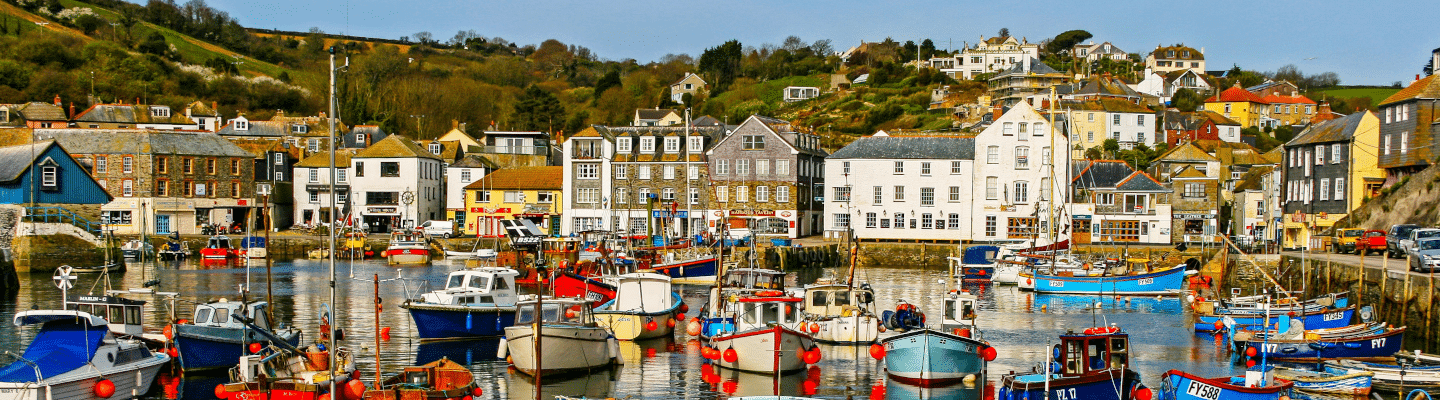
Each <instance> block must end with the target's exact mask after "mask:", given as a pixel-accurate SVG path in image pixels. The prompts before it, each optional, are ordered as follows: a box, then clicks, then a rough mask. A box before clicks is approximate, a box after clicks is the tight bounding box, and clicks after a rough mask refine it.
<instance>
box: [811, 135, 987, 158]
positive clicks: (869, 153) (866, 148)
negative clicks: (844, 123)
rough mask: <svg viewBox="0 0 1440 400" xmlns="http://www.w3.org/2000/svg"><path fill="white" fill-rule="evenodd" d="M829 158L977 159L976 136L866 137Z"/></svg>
mask: <svg viewBox="0 0 1440 400" xmlns="http://www.w3.org/2000/svg"><path fill="white" fill-rule="evenodd" d="M826 159H831V160H842V159H896V160H915V159H920V160H974V159H975V138H973V137H915V136H889V137H884V136H882V137H874V136H871V137H863V138H860V139H856V140H855V141H854V142H851V143H850V144H849V145H847V146H845V147H844V148H841V149H840V150H837V151H835V154H831V155H830V156H829V157H826Z"/></svg>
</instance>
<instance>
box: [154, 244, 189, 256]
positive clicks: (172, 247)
mask: <svg viewBox="0 0 1440 400" xmlns="http://www.w3.org/2000/svg"><path fill="white" fill-rule="evenodd" d="M155 254H156V256H157V257H159V258H160V259H161V260H167V261H168V260H184V259H186V258H188V257H190V249H187V248H185V242H181V241H179V240H174V239H171V240H166V241H165V244H162V245H160V250H159V251H156V253H155Z"/></svg>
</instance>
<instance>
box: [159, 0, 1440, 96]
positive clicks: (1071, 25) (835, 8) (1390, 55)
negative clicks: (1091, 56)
mask: <svg viewBox="0 0 1440 400" xmlns="http://www.w3.org/2000/svg"><path fill="white" fill-rule="evenodd" d="M177 2H180V3H183V1H178V0H177ZM142 3H143V2H142ZM207 3H208V4H209V5H210V6H212V7H215V8H217V9H220V10H222V11H226V12H229V13H230V15H231V16H233V17H235V18H236V19H238V20H239V21H240V23H241V24H242V25H244V26H246V27H252V28H268V29H280V30H291V31H308V30H309V29H310V28H311V27H318V28H320V29H321V30H323V31H325V32H327V33H338V34H348V35H355V36H365V37H378V38H388V39H396V38H399V37H401V36H410V37H412V38H413V37H414V34H415V33H417V32H421V31H428V32H431V33H432V34H433V35H434V37H435V38H436V39H437V40H441V41H445V40H448V39H449V38H451V37H453V36H454V35H455V33H456V32H458V31H462V30H474V31H476V32H477V33H479V34H480V35H482V36H485V37H502V38H504V39H506V40H508V41H511V42H515V43H518V44H520V45H525V44H537V45H538V44H539V43H540V42H542V41H545V40H547V39H557V40H560V41H561V42H564V43H566V44H572V45H578V46H584V47H587V48H589V49H590V50H591V51H593V52H594V54H596V55H597V56H599V57H600V58H602V59H609V60H624V59H629V58H633V59H635V60H637V61H639V62H640V63H646V62H649V61H654V60H656V59H658V58H660V57H661V56H664V55H666V54H689V55H691V56H693V57H696V58H698V57H699V56H700V54H701V53H702V52H703V51H704V50H705V49H706V48H708V47H714V46H716V45H719V44H721V43H723V42H725V41H727V40H730V39H737V40H739V41H740V42H741V43H742V44H744V45H746V46H758V45H761V44H764V43H773V44H780V43H781V42H783V41H784V40H785V38H786V37H787V36H790V35H795V36H798V37H800V38H801V39H803V40H805V41H806V42H813V41H815V40H818V39H830V40H831V41H832V46H833V47H834V48H835V49H836V50H844V49H846V48H849V47H851V46H855V45H857V44H859V43H860V42H861V41H880V40H884V39H885V38H886V37H890V38H894V39H895V40H897V41H899V42H902V43H903V42H905V41H906V40H914V41H915V42H916V43H919V42H920V41H921V40H923V39H926V38H929V39H931V40H932V41H934V42H935V45H936V47H938V48H960V47H961V46H963V45H964V43H966V42H968V43H975V42H976V41H978V40H979V39H980V37H981V36H985V37H989V36H994V35H995V34H996V32H998V31H999V30H1000V28H1009V29H1010V32H1011V35H1013V36H1016V37H1024V38H1026V39H1028V40H1029V41H1030V42H1039V41H1041V40H1044V39H1046V38H1051V37H1054V36H1055V35H1056V34H1059V33H1061V32H1064V31H1067V30H1071V29H1084V30H1086V31H1089V32H1090V33H1092V34H1094V38H1092V39H1091V41H1094V42H1096V43H1101V42H1106V41H1108V42H1111V43H1113V44H1114V45H1116V46H1118V47H1120V48H1121V49H1123V50H1125V51H1127V52H1131V53H1141V54H1146V53H1148V52H1149V50H1152V49H1154V48H1155V46H1157V45H1161V44H1164V45H1170V44H1175V43H1184V44H1185V45H1188V46H1190V47H1194V48H1197V49H1199V48H1203V49H1204V51H1205V57H1206V61H1207V65H1206V67H1207V69H1210V70H1219V69H1229V68H1230V67H1231V66H1232V65H1239V66H1240V67H1241V68H1244V69H1249V70H1256V71H1262V72H1263V71H1274V70H1276V69H1278V68H1279V67H1281V66H1284V65H1286V64H1295V65H1296V66H1297V67H1299V68H1300V70H1301V71H1303V72H1305V73H1306V74H1316V73H1320V72H1327V71H1329V72H1335V73H1337V74H1339V75H1340V79H1341V83H1342V84H1347V85H1388V84H1390V83H1392V82H1396V81H1400V82H1402V83H1406V84H1408V83H1409V82H1410V81H1412V80H1414V79H1415V74H1417V73H1419V72H1420V70H1421V67H1422V66H1423V65H1425V62H1426V60H1428V59H1429V57H1430V51H1431V50H1432V49H1435V48H1437V47H1440V29H1436V26H1437V20H1436V19H1435V16H1436V15H1440V13H1437V11H1440V2H1436V1H1434V0H1405V1H1391V0H1368V1H1358V2H1333V3H1332V2H1328V1H1314V0H1310V1H1292V0H1261V1H1227V0H1215V1H1206V2H1196V1H1185V2H1177V1H1155V0H1147V1H1109V2H1082V1H1074V0H1030V1H986V2H975V1H963V0H962V1H953V0H952V1H930V2H921V1H905V0H899V1H853V0H832V1H813V0H789V1H786V0H780V1H756V0H730V1H725V2H700V1H685V0H676V1H654V0H628V1H627V0H618V1H617V0H591V1H554V0H535V1H524V2H505V1H490V0H471V1H464V0H429V1H420V2H413V1H410V2H395V1H382V0H350V1H335V0H284V1H281V0H208V1H207Z"/></svg>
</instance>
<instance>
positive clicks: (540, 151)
mask: <svg viewBox="0 0 1440 400" xmlns="http://www.w3.org/2000/svg"><path fill="white" fill-rule="evenodd" d="M482 147H483V148H482V149H481V150H480V152H481V153H486V154H520V155H532V156H543V155H548V154H550V148H549V147H546V146H482Z"/></svg>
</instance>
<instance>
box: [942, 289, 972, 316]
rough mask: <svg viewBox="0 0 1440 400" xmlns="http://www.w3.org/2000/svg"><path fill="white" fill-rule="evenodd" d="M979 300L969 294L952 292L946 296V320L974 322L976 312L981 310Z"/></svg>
mask: <svg viewBox="0 0 1440 400" xmlns="http://www.w3.org/2000/svg"><path fill="white" fill-rule="evenodd" d="M978 302H979V299H977V298H976V297H975V295H973V294H970V293H967V292H954V291H952V292H950V294H949V295H947V296H945V320H946V321H965V320H974V319H975V314H976V311H977V310H979V306H978V304H977V303H978Z"/></svg>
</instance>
